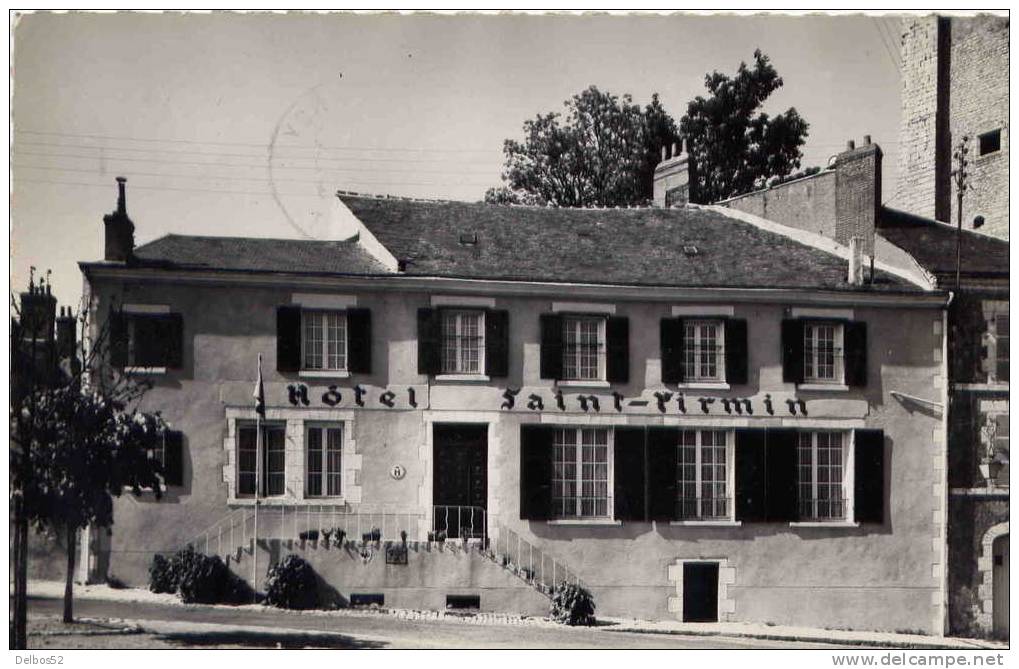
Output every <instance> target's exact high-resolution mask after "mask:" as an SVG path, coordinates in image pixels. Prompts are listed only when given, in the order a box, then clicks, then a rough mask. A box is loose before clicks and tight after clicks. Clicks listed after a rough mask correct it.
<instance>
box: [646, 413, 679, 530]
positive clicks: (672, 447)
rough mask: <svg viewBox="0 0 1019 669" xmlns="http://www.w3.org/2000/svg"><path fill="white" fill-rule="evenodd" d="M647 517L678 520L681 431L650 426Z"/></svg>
mask: <svg viewBox="0 0 1019 669" xmlns="http://www.w3.org/2000/svg"><path fill="white" fill-rule="evenodd" d="M647 430H648V432H647V440H648V501H649V503H650V508H649V509H648V516H649V517H650V519H651V520H676V519H677V517H678V515H677V513H676V475H677V473H678V472H677V471H676V466H677V464H678V448H679V428H672V427H649V428H647Z"/></svg>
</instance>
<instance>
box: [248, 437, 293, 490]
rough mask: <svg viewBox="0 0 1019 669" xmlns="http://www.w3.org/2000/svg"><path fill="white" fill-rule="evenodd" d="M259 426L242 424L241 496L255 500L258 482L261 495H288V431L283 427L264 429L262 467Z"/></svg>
mask: <svg viewBox="0 0 1019 669" xmlns="http://www.w3.org/2000/svg"><path fill="white" fill-rule="evenodd" d="M257 454H258V446H257V432H256V428H255V425H254V424H253V423H252V424H249V425H241V426H240V427H239V428H238V433H237V495H238V496H239V497H253V496H254V495H255V492H256V489H255V485H256V481H257V479H258V473H259V470H261V481H258V495H259V496H261V497H276V496H280V495H282V494H283V493H284V491H285V489H286V486H285V472H286V431H285V429H284V427H283V426H282V425H263V426H262V462H261V467H259V466H258V461H257V460H258V455H257Z"/></svg>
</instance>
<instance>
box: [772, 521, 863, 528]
mask: <svg viewBox="0 0 1019 669" xmlns="http://www.w3.org/2000/svg"><path fill="white" fill-rule="evenodd" d="M859 526H860V523H854V522H853V521H851V520H810V521H803V522H798V523H789V527H859Z"/></svg>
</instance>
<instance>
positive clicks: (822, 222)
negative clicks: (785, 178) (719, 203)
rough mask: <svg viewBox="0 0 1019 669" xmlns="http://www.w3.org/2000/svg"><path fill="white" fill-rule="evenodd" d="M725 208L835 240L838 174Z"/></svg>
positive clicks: (830, 173) (728, 203) (740, 199)
mask: <svg viewBox="0 0 1019 669" xmlns="http://www.w3.org/2000/svg"><path fill="white" fill-rule="evenodd" d="M723 204H725V205H726V206H727V207H732V208H733V209H738V210H739V211H743V212H746V213H748V214H753V215H754V216H760V217H761V218H766V219H768V220H771V221H775V222H776V223H781V224H782V225H788V226H789V227H791V228H798V229H800V230H806V231H808V232H813V233H816V234H819V235H824V236H825V237H828V238H829V239H835V171H834V170H826V171H824V172H819V173H817V174H815V175H813V176H809V177H804V178H803V179H797V180H796V181H790V182H789V183H784V184H780V185H778V186H773V187H772V188H768V189H766V190H760V191H755V192H753V193H747V194H746V195H740V196H738V197H734V198H732V199H730V200H726V201H725V202H724V203H723Z"/></svg>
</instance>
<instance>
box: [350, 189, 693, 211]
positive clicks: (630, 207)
mask: <svg viewBox="0 0 1019 669" xmlns="http://www.w3.org/2000/svg"><path fill="white" fill-rule="evenodd" d="M336 196H337V197H339V198H341V199H342V198H343V197H358V198H365V199H369V200H383V201H393V200H396V201H399V202H426V203H432V204H466V205H473V206H480V207H513V208H519V209H542V210H544V209H556V210H559V211H616V210H624V211H625V210H649V209H655V210H660V211H668V210H670V209H676V208H678V207H677V206H675V205H674V206H672V207H656V206H655V205H653V204H646V205H643V204H637V205H626V206H622V205H614V206H600V205H599V206H586V207H561V206H558V205H553V204H523V203H519V202H483V201H482V202H470V201H468V200H450V199H443V198H429V197H411V196H409V195H390V194H388V193H384V194H383V193H362V192H360V191H353V190H342V189H341V190H337V191H336Z"/></svg>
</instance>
